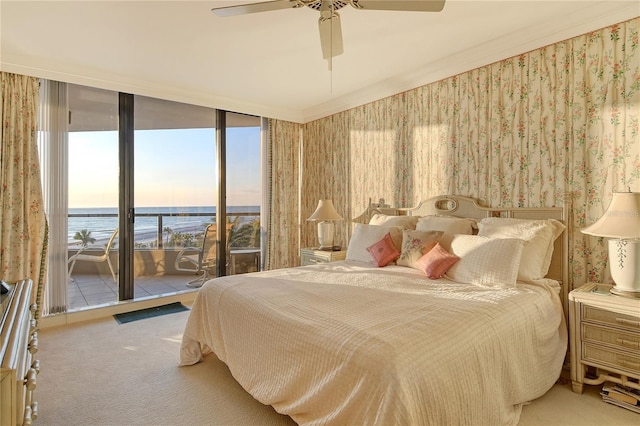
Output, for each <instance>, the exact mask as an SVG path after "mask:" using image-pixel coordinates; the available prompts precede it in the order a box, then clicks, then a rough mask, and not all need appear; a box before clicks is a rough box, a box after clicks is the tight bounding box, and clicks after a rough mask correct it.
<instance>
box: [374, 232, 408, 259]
mask: <svg viewBox="0 0 640 426" xmlns="http://www.w3.org/2000/svg"><path fill="white" fill-rule="evenodd" d="M367 251H368V252H369V254H371V256H373V258H374V259H375V261H376V264H377V265H378V266H387V265H388V264H389V263H391V262H393V261H394V260H396V259H397V258H398V256H400V252H399V251H398V249H397V248H396V246H395V244H393V239H392V238H391V234H390V233H388V232H387V234H386V235H385V236H384V237H382V239H381V240H380V241H378V242H377V243H375V244H373V245H370V246H369V247H367Z"/></svg>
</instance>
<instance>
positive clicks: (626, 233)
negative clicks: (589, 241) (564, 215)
mask: <svg viewBox="0 0 640 426" xmlns="http://www.w3.org/2000/svg"><path fill="white" fill-rule="evenodd" d="M581 232H582V233H583V234H587V235H594V236H596V237H607V238H625V239H635V238H640V192H614V193H613V198H612V199H611V203H610V204H609V207H608V208H607V211H606V212H604V214H603V215H602V217H601V218H600V219H598V221H596V222H595V223H594V224H593V225H591V226H588V227H586V228H583V229H582V230H581Z"/></svg>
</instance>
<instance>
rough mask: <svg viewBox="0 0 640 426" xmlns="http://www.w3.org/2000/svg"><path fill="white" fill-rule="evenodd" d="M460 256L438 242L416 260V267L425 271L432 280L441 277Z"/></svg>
mask: <svg viewBox="0 0 640 426" xmlns="http://www.w3.org/2000/svg"><path fill="white" fill-rule="evenodd" d="M458 260H460V258H459V257H458V256H456V255H455V254H451V253H449V252H448V251H446V250H445V249H444V247H442V246H441V245H440V243H436V245H435V246H433V248H432V249H431V250H429V251H428V252H427V254H425V255H424V256H422V257H421V258H420V259H418V260H417V261H416V267H417V268H418V269H420V270H421V271H424V273H425V274H427V277H429V278H430V279H432V280H435V279H436V278H440V277H441V276H443V275H444V274H445V272H447V271H448V270H449V268H451V267H452V266H453V265H454V264H455V263H456V262H457V261H458Z"/></svg>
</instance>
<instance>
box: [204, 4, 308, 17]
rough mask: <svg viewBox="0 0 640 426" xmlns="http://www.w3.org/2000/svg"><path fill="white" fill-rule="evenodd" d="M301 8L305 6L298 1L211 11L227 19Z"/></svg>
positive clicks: (216, 8) (215, 8) (218, 8)
mask: <svg viewBox="0 0 640 426" xmlns="http://www.w3.org/2000/svg"><path fill="white" fill-rule="evenodd" d="M300 6H304V4H303V3H302V2H300V1H298V0H274V1H264V2H261V3H249V4H240V5H237V6H226V7H214V8H213V9H211V11H212V12H213V13H215V14H216V15H218V16H223V17H225V16H236V15H244V14H247V13H257V12H269V11H271V10H280V9H291V8H295V7H300Z"/></svg>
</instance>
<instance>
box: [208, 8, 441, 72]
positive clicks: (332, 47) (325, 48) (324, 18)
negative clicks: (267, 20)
mask: <svg viewBox="0 0 640 426" xmlns="http://www.w3.org/2000/svg"><path fill="white" fill-rule="evenodd" d="M444 3H445V0H273V1H265V2H260V3H249V4H242V5H237V6H226V7H214V8H213V9H211V11H212V12H213V13H215V14H216V15H218V16H223V17H224V16H236V15H244V14H247V13H256V12H268V11H271V10H281V9H296V8H299V7H303V6H307V7H309V8H311V9H314V10H317V11H319V12H320V18H319V19H318V25H319V27H320V44H321V46H322V57H323V58H324V59H329V60H330V59H331V58H332V57H334V56H338V55H340V54H342V53H343V52H344V49H343V46H342V27H341V25H340V15H339V14H338V12H337V10H339V9H342V8H343V7H345V6H346V5H348V4H350V5H351V6H353V7H354V8H356V9H359V10H398V11H412V12H440V11H441V10H442V9H443V8H444Z"/></svg>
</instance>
